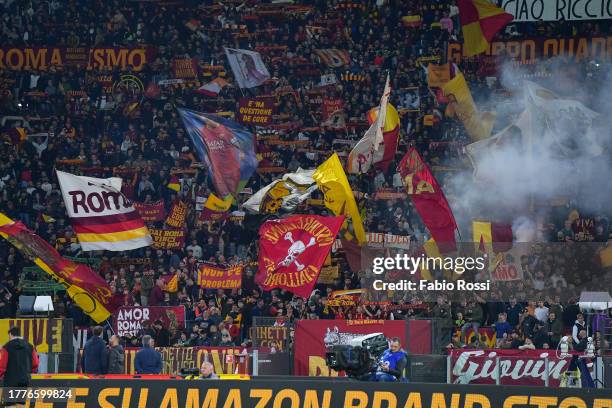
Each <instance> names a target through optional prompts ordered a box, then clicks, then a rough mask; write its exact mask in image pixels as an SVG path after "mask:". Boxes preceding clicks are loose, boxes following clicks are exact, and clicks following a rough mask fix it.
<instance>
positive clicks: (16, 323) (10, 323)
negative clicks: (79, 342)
mask: <svg viewBox="0 0 612 408" xmlns="http://www.w3.org/2000/svg"><path fill="white" fill-rule="evenodd" d="M12 327H19V329H20V330H21V336H22V337H23V338H24V340H25V341H27V342H28V343H30V344H32V345H33V346H34V348H35V349H36V351H37V352H39V353H61V352H63V351H66V350H65V349H64V348H65V346H67V345H63V344H62V333H63V330H64V329H65V328H64V320H63V319H0V344H2V345H4V344H6V343H7V342H8V341H9V338H8V331H9V329H10V328H12ZM70 330H71V329H70ZM70 335H71V336H72V333H71V334H70ZM63 346H64V347H63Z"/></svg>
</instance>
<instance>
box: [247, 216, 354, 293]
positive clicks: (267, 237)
mask: <svg viewBox="0 0 612 408" xmlns="http://www.w3.org/2000/svg"><path fill="white" fill-rule="evenodd" d="M343 222H344V216H339V217H321V216H316V215H295V216H291V217H288V218H285V219H282V220H271V221H267V222H265V223H264V224H263V225H262V226H261V228H260V229H259V236H260V239H259V254H260V255H259V271H258V273H257V276H256V279H255V280H256V282H257V283H258V284H259V285H261V286H262V287H263V288H264V290H270V289H272V288H284V289H286V290H288V291H290V292H292V293H295V294H296V295H298V296H302V297H308V296H309V295H310V292H311V291H312V288H313V287H314V285H315V284H316V282H317V279H318V277H319V273H320V272H321V267H322V266H323V262H324V261H325V258H326V257H327V254H328V253H329V251H330V250H331V247H332V245H333V243H334V241H335V240H336V235H337V234H338V231H339V230H340V227H341V226H342V223H343Z"/></svg>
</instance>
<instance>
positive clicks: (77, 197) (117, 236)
mask: <svg viewBox="0 0 612 408" xmlns="http://www.w3.org/2000/svg"><path fill="white" fill-rule="evenodd" d="M57 179H58V181H59V185H60V189H61V190H62V196H63V197H64V204H65V205H66V211H67V212H68V216H69V217H70V222H71V223H72V228H73V229H74V232H75V233H76V236H77V239H78V240H79V242H80V244H81V248H82V249H83V251H97V250H107V251H128V250H130V249H136V248H141V247H145V246H149V245H151V244H152V243H153V239H152V238H151V235H150V234H149V230H147V227H146V226H145V224H144V222H143V221H142V218H141V217H140V213H139V212H138V210H137V209H136V208H135V207H134V204H133V203H132V202H131V201H129V200H128V199H127V197H125V196H124V195H123V194H122V193H121V179H120V178H118V177H111V178H108V179H100V178H94V177H85V176H75V175H74V174H70V173H64V172H63V171H59V170H57Z"/></svg>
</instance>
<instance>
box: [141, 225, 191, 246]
mask: <svg viewBox="0 0 612 408" xmlns="http://www.w3.org/2000/svg"><path fill="white" fill-rule="evenodd" d="M149 233H151V237H152V238H153V248H155V249H182V248H183V247H184V246H185V230H184V229H182V228H181V229H159V228H149Z"/></svg>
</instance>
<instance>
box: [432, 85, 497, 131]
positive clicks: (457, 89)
mask: <svg viewBox="0 0 612 408" xmlns="http://www.w3.org/2000/svg"><path fill="white" fill-rule="evenodd" d="M442 91H444V96H446V97H447V98H448V100H449V109H448V111H449V112H453V113H454V114H455V115H457V117H458V118H459V119H460V120H461V122H462V123H463V126H464V127H465V130H466V131H467V133H468V134H469V135H470V137H471V138H472V140H473V141H478V140H483V139H486V138H487V137H489V136H491V130H493V125H494V124H495V113H493V112H479V111H478V109H477V108H476V105H475V104H474V99H473V98H472V94H471V93H470V89H469V88H468V85H467V83H466V82H465V78H464V77H463V74H462V73H457V76H455V77H454V78H453V79H451V80H450V81H449V82H447V83H446V84H445V85H444V86H442Z"/></svg>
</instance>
